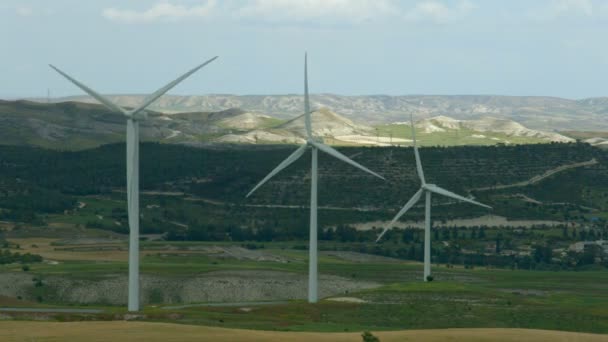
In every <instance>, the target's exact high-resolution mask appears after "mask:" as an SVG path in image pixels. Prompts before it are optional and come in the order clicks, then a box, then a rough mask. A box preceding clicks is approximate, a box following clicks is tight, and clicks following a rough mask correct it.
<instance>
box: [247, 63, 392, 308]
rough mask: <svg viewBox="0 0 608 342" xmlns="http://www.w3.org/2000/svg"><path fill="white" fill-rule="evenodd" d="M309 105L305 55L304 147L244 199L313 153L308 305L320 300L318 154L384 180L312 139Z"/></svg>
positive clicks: (283, 162)
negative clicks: (282, 171)
mask: <svg viewBox="0 0 608 342" xmlns="http://www.w3.org/2000/svg"><path fill="white" fill-rule="evenodd" d="M310 113H311V111H310V101H309V98H308V62H307V55H306V54H305V55H304V122H305V125H306V143H305V144H304V145H302V146H300V147H299V148H298V149H297V150H295V152H293V153H292V154H291V155H290V156H289V157H287V158H286V159H285V160H283V161H282V162H281V163H280V164H279V165H278V166H277V167H276V168H275V169H274V170H272V171H271V172H270V173H269V174H268V175H267V176H266V177H265V178H264V179H262V181H261V182H260V183H258V185H256V186H255V187H254V188H253V189H252V190H251V191H250V192H249V193H248V194H247V196H246V197H249V196H250V195H251V194H252V193H254V192H255V191H256V190H257V189H258V188H259V187H260V186H262V185H263V184H264V183H266V182H267V181H268V180H269V179H271V178H272V177H273V176H274V175H276V174H277V173H279V172H280V171H281V170H283V169H284V168H286V167H287V166H289V165H291V164H292V163H293V162H295V161H296V160H298V159H299V158H300V157H301V156H302V155H303V154H304V152H306V150H307V149H308V148H309V147H310V149H311V150H312V165H311V181H310V242H309V246H308V253H309V256H308V302H309V303H316V302H317V301H318V299H319V296H318V281H317V179H318V172H317V168H318V163H317V160H318V158H317V157H318V151H319V150H320V151H322V152H325V153H327V154H329V155H330V156H332V157H334V158H337V159H339V160H341V161H343V162H345V163H348V164H350V165H352V166H354V167H357V168H359V169H361V170H363V171H365V172H367V173H369V174H372V175H374V176H376V177H378V178H380V179H384V177H382V176H380V175H379V174H377V173H375V172H373V171H371V170H369V169H368V168H366V167H365V166H362V165H360V164H359V163H357V162H355V161H353V160H351V159H350V158H348V157H347V156H345V155H343V154H342V153H340V152H338V151H336V150H335V149H333V148H331V147H329V146H327V145H325V144H324V143H322V142H320V141H318V140H316V139H315V137H314V136H313V135H312V124H311V115H310Z"/></svg>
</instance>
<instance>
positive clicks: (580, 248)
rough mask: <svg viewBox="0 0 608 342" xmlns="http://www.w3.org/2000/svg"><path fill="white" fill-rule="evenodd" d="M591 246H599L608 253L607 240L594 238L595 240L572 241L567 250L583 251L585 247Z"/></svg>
mask: <svg viewBox="0 0 608 342" xmlns="http://www.w3.org/2000/svg"><path fill="white" fill-rule="evenodd" d="M591 246H600V247H602V249H603V250H604V252H605V253H608V241H607V240H596V241H579V242H576V243H573V244H571V245H570V247H568V250H570V251H573V252H577V253H581V252H583V251H585V248H589V247H591Z"/></svg>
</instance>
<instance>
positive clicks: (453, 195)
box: [426, 184, 492, 209]
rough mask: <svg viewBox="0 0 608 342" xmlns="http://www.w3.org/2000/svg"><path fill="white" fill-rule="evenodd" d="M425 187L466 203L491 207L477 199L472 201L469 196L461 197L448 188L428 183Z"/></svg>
mask: <svg viewBox="0 0 608 342" xmlns="http://www.w3.org/2000/svg"><path fill="white" fill-rule="evenodd" d="M426 189H427V190H428V191H430V192H434V193H436V194H439V195H443V196H447V197H451V198H454V199H457V200H459V201H463V202H468V203H471V204H475V205H478V206H480V207H484V208H488V209H492V207H490V206H489V205H485V204H483V203H479V202H477V201H473V200H472V199H469V198H466V197H463V196H460V195H457V194H455V193H453V192H451V191H448V190H445V189H442V188H440V187H438V186H437V185H430V184H427V185H426Z"/></svg>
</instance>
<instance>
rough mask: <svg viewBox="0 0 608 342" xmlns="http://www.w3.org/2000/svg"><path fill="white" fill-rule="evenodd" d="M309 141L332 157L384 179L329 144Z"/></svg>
mask: <svg viewBox="0 0 608 342" xmlns="http://www.w3.org/2000/svg"><path fill="white" fill-rule="evenodd" d="M309 143H310V144H312V145H313V146H315V147H316V148H318V149H319V150H321V151H323V152H325V153H327V154H329V155H330V156H332V157H335V158H337V159H340V160H341V161H343V162H345V163H348V164H350V165H352V166H354V167H356V168H359V169H361V170H363V171H365V172H367V173H369V174H371V175H373V176H376V177H378V178H380V179H383V180H386V179H384V177H382V176H380V175H379V174H377V173H375V172H374V171H372V170H370V169H368V168H366V167H365V166H363V165H361V164H359V163H357V162H356V161H354V160H352V159H350V158H348V157H347V156H345V155H343V154H342V153H340V152H338V151H336V150H335V149H333V148H331V147H329V146H327V145H325V144H321V143H318V142H316V141H310V142H309Z"/></svg>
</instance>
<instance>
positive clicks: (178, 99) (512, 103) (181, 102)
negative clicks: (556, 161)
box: [54, 94, 608, 131]
mask: <svg viewBox="0 0 608 342" xmlns="http://www.w3.org/2000/svg"><path fill="white" fill-rule="evenodd" d="M110 98H111V99H112V100H113V101H116V102H117V103H119V104H121V105H123V106H134V105H136V104H138V103H141V101H142V100H143V98H144V96H143V95H114V96H110ZM54 101H57V102H63V101H79V102H92V101H93V100H92V99H91V98H89V97H87V96H72V97H66V98H57V99H54ZM311 102H312V106H313V108H323V107H325V108H328V109H330V110H331V111H332V112H335V113H340V114H341V115H346V116H348V117H350V118H351V119H352V120H355V121H362V122H367V123H370V124H373V125H379V124H388V123H391V122H395V121H403V120H405V119H407V118H409V115H410V114H413V115H414V117H415V118H416V119H423V118H430V117H433V116H439V115H445V116H449V117H453V118H456V119H478V118H481V117H484V116H492V117H496V118H501V119H509V120H513V121H516V122H519V123H521V124H522V125H524V126H526V127H529V128H532V129H539V130H545V131H547V130H549V131H550V130H576V131H580V130H589V131H601V130H606V129H608V119H607V117H606V114H607V113H608V98H588V99H581V100H571V99H564V98H557V97H547V96H497V95H450V96H447V95H406V96H388V95H369V96H368V95H363V96H342V95H334V94H314V95H311ZM303 107H304V105H303V99H302V96H301V95H299V94H293V95H243V96H238V95H222V94H216V95H201V96H176V95H169V96H163V97H162V98H161V99H159V100H158V101H157V102H156V103H154V104H153V105H152V106H151V107H150V108H151V109H152V110H156V111H160V112H165V113H176V112H215V111H221V110H223V109H226V108H242V109H243V110H246V111H249V112H252V113H262V114H268V115H272V116H276V117H279V118H281V119H289V118H292V117H294V116H297V115H300V114H301V113H302V108H303Z"/></svg>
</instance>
